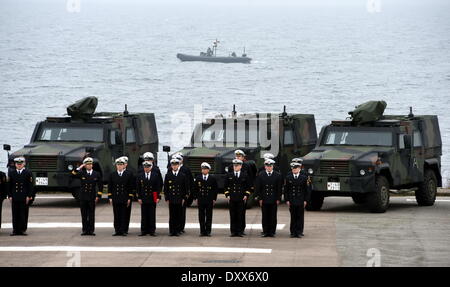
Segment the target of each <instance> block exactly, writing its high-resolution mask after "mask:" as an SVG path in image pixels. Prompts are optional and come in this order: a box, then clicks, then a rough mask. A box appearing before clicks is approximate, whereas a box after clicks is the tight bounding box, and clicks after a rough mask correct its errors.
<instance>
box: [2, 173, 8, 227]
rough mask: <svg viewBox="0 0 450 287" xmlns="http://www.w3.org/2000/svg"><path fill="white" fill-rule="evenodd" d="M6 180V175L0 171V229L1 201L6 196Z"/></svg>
mask: <svg viewBox="0 0 450 287" xmlns="http://www.w3.org/2000/svg"><path fill="white" fill-rule="evenodd" d="M7 188H8V178H7V177H6V174H5V173H4V172H2V171H0V229H1V228H2V206H3V200H5V198H6V195H7V194H8V191H7Z"/></svg>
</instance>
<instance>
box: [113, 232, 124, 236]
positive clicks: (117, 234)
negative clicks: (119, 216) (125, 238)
mask: <svg viewBox="0 0 450 287" xmlns="http://www.w3.org/2000/svg"><path fill="white" fill-rule="evenodd" d="M122 235H123V233H120V232H116V233H114V234H113V236H122Z"/></svg>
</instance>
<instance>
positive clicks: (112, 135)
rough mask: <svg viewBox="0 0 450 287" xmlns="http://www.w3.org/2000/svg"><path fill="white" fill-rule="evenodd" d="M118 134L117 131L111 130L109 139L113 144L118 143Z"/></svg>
mask: <svg viewBox="0 0 450 287" xmlns="http://www.w3.org/2000/svg"><path fill="white" fill-rule="evenodd" d="M116 135H117V131H109V141H110V142H111V144H112V145H115V144H117V142H116Z"/></svg>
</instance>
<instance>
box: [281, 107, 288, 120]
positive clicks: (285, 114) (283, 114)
mask: <svg viewBox="0 0 450 287" xmlns="http://www.w3.org/2000/svg"><path fill="white" fill-rule="evenodd" d="M281 115H282V116H283V117H285V116H287V113H286V105H284V106H283V113H282V114H281Z"/></svg>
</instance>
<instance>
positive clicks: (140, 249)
mask: <svg viewBox="0 0 450 287" xmlns="http://www.w3.org/2000/svg"><path fill="white" fill-rule="evenodd" d="M0 252H205V253H262V254H269V253H272V249H260V248H235V247H163V246H161V247H158V246H155V247H114V246H110V247H105V246H98V247H97V246H1V247H0Z"/></svg>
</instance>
